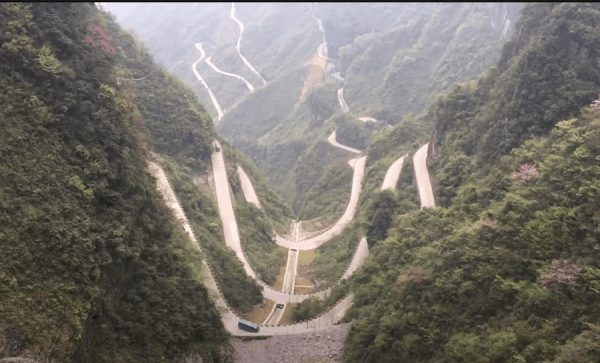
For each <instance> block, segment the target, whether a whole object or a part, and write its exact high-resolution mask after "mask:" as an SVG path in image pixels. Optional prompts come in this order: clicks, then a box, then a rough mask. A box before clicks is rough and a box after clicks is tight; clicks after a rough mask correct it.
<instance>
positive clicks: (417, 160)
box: [413, 144, 435, 209]
mask: <svg viewBox="0 0 600 363" xmlns="http://www.w3.org/2000/svg"><path fill="white" fill-rule="evenodd" d="M428 147H429V144H425V145H423V146H421V147H420V148H419V150H417V152H416V153H415V156H414V158H413V163H414V166H415V176H416V177H417V187H418V189H419V196H420V198H421V209H423V208H435V198H434V197H433V189H432V188H431V180H430V179H429V171H428V170H427V150H428Z"/></svg>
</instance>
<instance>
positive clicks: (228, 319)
mask: <svg viewBox="0 0 600 363" xmlns="http://www.w3.org/2000/svg"><path fill="white" fill-rule="evenodd" d="M148 166H149V169H150V172H151V173H152V175H154V177H155V178H156V181H157V189H158V191H159V192H160V194H161V195H162V196H163V199H164V200H165V204H166V205H167V206H168V207H169V209H171V210H172V211H173V215H174V216H175V217H176V218H177V220H178V221H179V222H180V223H181V224H182V225H183V227H184V229H185V231H186V232H187V234H188V236H189V237H190V239H191V240H192V242H193V243H194V244H196V246H197V247H198V248H200V247H199V245H198V242H197V240H196V236H195V234H194V232H193V230H192V229H191V227H190V225H189V221H188V220H187V217H186V216H185V213H184V212H183V209H182V208H181V205H180V204H179V202H178V201H177V197H176V196H175V193H174V192H173V189H172V188H171V185H170V184H169V182H168V179H167V177H166V175H165V173H164V171H163V169H162V168H161V167H160V166H159V165H158V164H156V163H153V162H150V163H149V165H148ZM202 264H203V266H204V268H203V271H202V274H203V277H204V283H205V285H206V288H207V289H208V291H209V295H210V296H211V298H212V299H213V301H214V302H215V305H216V307H217V308H218V310H219V311H221V320H222V322H223V325H224V326H225V328H226V329H227V331H228V332H230V333H231V334H232V335H235V336H253V337H256V336H273V335H284V334H298V333H307V332H313V331H320V330H323V329H326V328H328V327H331V326H332V325H334V324H336V323H338V322H339V321H341V319H342V318H343V316H344V314H345V312H346V311H347V310H348V308H349V307H350V306H351V303H352V295H349V296H348V297H346V298H345V299H343V300H342V301H340V302H339V303H338V304H337V305H336V306H334V307H333V308H332V309H331V310H330V311H328V312H327V313H325V314H323V315H322V316H320V317H318V318H316V319H313V320H310V321H308V322H304V323H298V324H293V325H286V326H277V327H276V326H265V327H261V329H260V332H259V333H251V332H246V331H244V330H241V329H239V328H238V317H237V316H236V315H235V314H234V313H233V312H232V311H231V310H230V309H229V308H228V306H227V304H226V303H225V301H224V299H223V296H222V295H221V292H220V291H219V288H218V285H217V282H216V280H215V278H214V276H213V274H212V272H211V270H210V268H209V267H208V265H207V264H206V262H205V261H203V263H202ZM282 295H283V296H285V297H286V298H287V301H288V302H294V303H296V302H300V301H298V299H294V298H293V297H299V295H290V294H282ZM321 295H322V298H326V297H327V292H323V294H321ZM304 296H308V295H304ZM282 301H285V300H282Z"/></svg>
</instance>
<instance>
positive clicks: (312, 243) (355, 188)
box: [275, 156, 367, 251]
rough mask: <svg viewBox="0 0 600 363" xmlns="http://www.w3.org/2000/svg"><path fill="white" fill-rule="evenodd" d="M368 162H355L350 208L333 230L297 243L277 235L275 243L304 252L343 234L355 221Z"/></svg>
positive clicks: (362, 160) (330, 229)
mask: <svg viewBox="0 0 600 363" xmlns="http://www.w3.org/2000/svg"><path fill="white" fill-rule="evenodd" d="M366 161H367V157H366V156H363V157H360V158H358V159H356V161H355V162H354V175H353V177H352V190H351V191H350V201H349V202H348V206H347V207H346V210H345V211H344V214H343V215H342V217H341V218H340V219H339V220H338V221H337V222H336V223H335V224H334V225H333V226H332V227H331V228H329V229H328V230H326V231H325V232H324V233H322V234H320V235H317V236H314V237H311V238H307V239H305V240H301V241H297V242H294V241H290V240H288V239H285V238H283V237H281V236H279V235H277V236H276V237H275V240H276V241H275V242H276V243H277V244H278V245H279V246H282V247H285V248H295V249H298V250H302V251H305V250H314V249H315V248H318V247H320V246H321V245H323V244H324V243H325V242H327V241H329V240H331V239H332V238H334V237H336V236H338V235H339V234H340V233H342V231H343V229H344V228H345V227H346V226H347V225H348V224H349V223H350V222H352V220H353V219H354V214H355V213H356V209H357V207H358V198H359V196H360V192H361V190H362V180H363V177H364V172H365V164H366Z"/></svg>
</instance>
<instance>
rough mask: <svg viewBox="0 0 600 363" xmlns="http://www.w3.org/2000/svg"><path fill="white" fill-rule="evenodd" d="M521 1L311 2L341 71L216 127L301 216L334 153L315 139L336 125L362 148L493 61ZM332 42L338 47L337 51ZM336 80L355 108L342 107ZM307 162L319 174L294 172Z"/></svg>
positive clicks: (251, 99)
mask: <svg viewBox="0 0 600 363" xmlns="http://www.w3.org/2000/svg"><path fill="white" fill-rule="evenodd" d="M520 7H521V4H509V5H506V4H504V7H502V6H501V7H500V8H497V7H494V5H492V4H483V5H481V4H418V5H415V4H372V5H371V4H369V5H368V6H367V5H366V4H315V5H314V7H313V9H312V10H313V11H314V13H315V15H316V16H319V17H321V18H322V19H323V24H324V28H325V36H326V38H327V40H328V44H327V45H328V49H329V56H330V57H331V56H332V55H333V54H337V56H339V61H337V62H338V63H336V62H331V63H334V64H339V67H341V69H336V68H333V69H332V70H330V71H329V72H326V73H325V75H324V78H323V79H322V80H321V81H320V83H319V84H318V85H316V86H315V87H314V88H313V89H311V91H309V92H308V96H307V97H306V99H305V100H304V101H302V100H299V101H298V103H297V104H296V105H295V107H294V109H293V110H291V111H288V112H286V111H285V110H284V109H283V108H281V107H282V105H283V104H282V103H281V102H279V101H277V100H279V98H281V97H282V96H281V95H279V96H278V97H279V98H273V102H272V103H271V104H275V105H276V107H278V108H279V109H278V110H277V113H276V114H273V115H272V114H269V113H267V114H266V115H268V117H265V113H260V112H256V110H253V111H252V112H246V113H242V112H243V111H244V110H246V109H247V108H248V107H249V106H248V107H247V108H239V109H238V110H237V111H233V112H232V113H231V114H230V115H229V116H228V115H226V116H225V117H224V119H223V123H222V124H220V126H219V130H220V132H221V133H223V135H225V136H231V137H233V142H234V144H235V145H237V146H238V147H240V149H241V150H242V151H244V152H245V153H247V154H248V155H249V156H250V157H251V158H252V159H253V160H254V161H255V162H256V164H257V165H258V166H259V167H260V168H261V169H262V170H263V172H265V174H266V175H267V176H268V177H269V178H270V180H271V184H272V185H273V187H274V188H276V189H277V190H278V191H279V192H280V194H281V195H282V196H284V197H285V198H286V199H287V200H289V201H291V202H292V205H293V207H294V209H295V210H296V212H297V213H298V214H299V215H304V214H306V212H305V211H303V210H302V208H301V206H302V205H310V204H311V203H315V200H310V199H307V198H310V197H311V196H312V195H314V193H310V190H311V188H316V186H317V185H318V184H323V182H324V181H322V180H320V179H319V178H320V177H321V176H322V175H325V173H327V172H328V170H329V168H330V165H333V164H334V163H335V162H336V161H335V160H334V159H332V160H331V161H330V162H328V163H326V164H325V165H323V166H321V165H322V164H323V157H322V155H321V154H315V153H314V152H313V151H312V150H314V147H315V145H316V144H317V143H318V142H320V141H321V140H324V139H325V138H326V137H327V136H328V135H329V133H330V132H331V131H333V130H334V129H337V130H338V132H337V135H338V141H339V142H342V143H344V144H345V145H349V146H352V145H353V147H355V148H358V149H365V148H366V145H367V144H369V143H370V144H374V143H373V141H372V140H373V139H372V135H377V134H378V132H374V131H377V130H378V129H381V128H382V127H383V126H385V124H391V125H393V124H396V123H398V122H399V121H400V120H402V118H403V117H405V116H406V115H407V114H409V113H411V112H413V113H420V112H421V111H423V109H424V108H425V107H426V106H427V105H428V104H430V103H431V102H432V101H433V100H434V99H435V97H436V94H437V93H438V92H442V91H446V90H448V89H450V88H451V87H452V86H453V85H454V84H455V83H457V82H461V81H466V80H469V79H471V78H473V77H476V76H477V75H479V74H480V73H481V72H482V71H484V70H485V69H487V67H489V66H491V65H493V64H494V63H495V62H497V61H498V59H499V58H500V50H501V48H502V45H503V44H504V43H505V42H506V40H507V34H510V30H511V29H512V27H511V26H508V27H507V28H506V29H505V28H504V27H502V26H500V25H498V24H497V23H501V22H502V21H505V22H504V23H502V25H505V24H506V23H510V20H507V19H511V20H513V21H514V20H516V19H517V18H518V10H519V8H520ZM366 14H368V15H366ZM391 14H394V15H395V17H390V15H391ZM513 26H514V25H513ZM350 29H352V31H350ZM349 34H351V35H349ZM336 46H337V47H340V48H339V52H338V51H337V50H336V51H335V52H334V51H333V49H337V48H336ZM333 56H335V55H333ZM335 71H341V73H342V75H343V76H345V77H346V79H345V80H344V81H343V82H340V81H338V80H336V79H335V78H334V77H332V73H333V72H335ZM340 87H343V88H344V95H345V96H344V97H345V99H346V101H347V103H348V106H349V108H350V112H351V114H352V115H353V116H351V115H345V116H342V115H340V113H341V110H340V105H339V102H338V99H337V92H338V89H339V88H340ZM254 97H256V96H250V97H248V99H247V100H246V101H244V104H248V105H250V104H253V105H256V106H255V108H256V107H258V108H257V109H262V108H264V107H265V106H259V105H264V104H265V101H266V100H267V99H265V100H262V101H260V102H258V101H257V100H256V99H255V98H254ZM240 106H241V105H240ZM365 114H366V115H370V116H372V117H374V118H375V119H377V120H379V123H375V125H370V126H369V125H368V124H365V123H364V122H362V121H357V120H355V117H356V116H358V115H365ZM276 115H279V117H276ZM271 120H277V121H278V123H275V122H272V121H271ZM369 127H370V128H371V129H370V130H368V128H369ZM373 137H374V136H373ZM286 149H287V150H289V151H284V150H286ZM292 150H293V151H292ZM326 157H327V156H326ZM307 163H308V165H310V169H314V170H318V171H319V173H318V174H316V175H315V176H312V177H310V178H307V175H306V174H304V173H300V170H303V169H306V167H303V166H302V164H307ZM282 171H285V172H284V173H282Z"/></svg>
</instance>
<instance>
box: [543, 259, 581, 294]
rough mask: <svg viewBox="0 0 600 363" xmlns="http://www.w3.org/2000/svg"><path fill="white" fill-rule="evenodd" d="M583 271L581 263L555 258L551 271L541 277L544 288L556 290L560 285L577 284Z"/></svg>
mask: <svg viewBox="0 0 600 363" xmlns="http://www.w3.org/2000/svg"><path fill="white" fill-rule="evenodd" d="M582 272H583V267H581V266H580V265H573V264H569V263H568V262H567V261H565V260H554V261H552V265H551V266H550V272H548V273H547V274H545V275H543V276H542V277H541V285H542V289H544V290H546V291H548V290H549V289H551V290H556V289H557V288H558V286H560V285H563V286H564V285H567V286H577V279H578V278H579V276H580V275H581V273H582Z"/></svg>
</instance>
